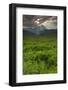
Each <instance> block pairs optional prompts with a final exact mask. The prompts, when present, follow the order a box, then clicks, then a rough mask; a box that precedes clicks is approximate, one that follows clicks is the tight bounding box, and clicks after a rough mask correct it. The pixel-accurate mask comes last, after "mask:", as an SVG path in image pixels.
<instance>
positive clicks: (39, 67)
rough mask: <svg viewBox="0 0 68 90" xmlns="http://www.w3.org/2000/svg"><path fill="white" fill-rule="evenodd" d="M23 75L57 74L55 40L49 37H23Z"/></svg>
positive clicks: (51, 36) (54, 37)
mask: <svg viewBox="0 0 68 90" xmlns="http://www.w3.org/2000/svg"><path fill="white" fill-rule="evenodd" d="M23 43H24V46H23V74H24V75H27V74H51V73H57V38H56V36H55V35H49V36H41V35H37V36H24V41H23Z"/></svg>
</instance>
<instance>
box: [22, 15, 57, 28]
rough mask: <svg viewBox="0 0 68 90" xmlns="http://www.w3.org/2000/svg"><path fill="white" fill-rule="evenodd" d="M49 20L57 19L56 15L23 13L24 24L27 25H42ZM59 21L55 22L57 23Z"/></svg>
mask: <svg viewBox="0 0 68 90" xmlns="http://www.w3.org/2000/svg"><path fill="white" fill-rule="evenodd" d="M47 20H53V21H54V20H57V17H56V16H40V15H23V26H24V28H25V27H35V26H37V25H40V24H41V23H43V22H46V21H47ZM56 24H57V22H55V25H56Z"/></svg>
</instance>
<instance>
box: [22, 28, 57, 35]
mask: <svg viewBox="0 0 68 90" xmlns="http://www.w3.org/2000/svg"><path fill="white" fill-rule="evenodd" d="M56 33H57V29H46V28H45V27H44V26H41V27H34V28H33V27H30V28H24V29H23V35H48V34H55V35H56Z"/></svg>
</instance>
